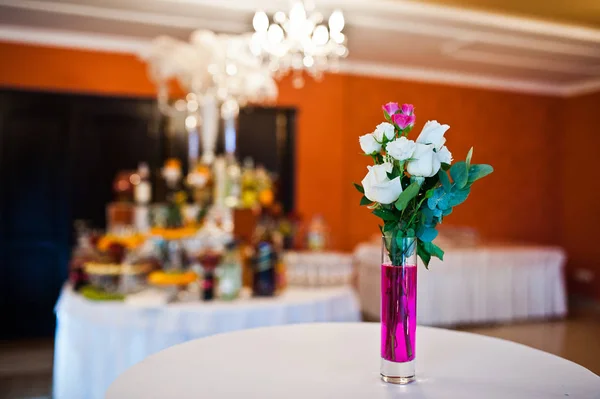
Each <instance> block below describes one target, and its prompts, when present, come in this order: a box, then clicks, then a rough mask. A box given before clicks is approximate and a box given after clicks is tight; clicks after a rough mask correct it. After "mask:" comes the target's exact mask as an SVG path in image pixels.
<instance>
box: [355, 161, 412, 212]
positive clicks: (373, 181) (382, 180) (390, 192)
mask: <svg viewBox="0 0 600 399" xmlns="http://www.w3.org/2000/svg"><path fill="white" fill-rule="evenodd" d="M367 168H368V169H369V172H368V173H367V175H366V176H365V178H364V179H363V180H362V182H361V183H362V186H363V188H364V189H365V197H367V198H368V199H370V200H371V201H373V202H379V203H380V204H391V203H392V202H394V201H396V200H397V199H398V197H399V196H400V193H402V184H401V183H400V176H398V177H396V178H394V179H392V180H390V179H389V178H388V176H387V174H388V173H389V172H391V171H392V168H393V165H392V164H391V163H389V162H385V163H383V164H381V165H374V166H367Z"/></svg>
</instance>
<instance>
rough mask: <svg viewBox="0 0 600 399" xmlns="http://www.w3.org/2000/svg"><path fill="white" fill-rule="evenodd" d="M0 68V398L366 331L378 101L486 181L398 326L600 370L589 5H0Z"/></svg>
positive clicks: (76, 388) (374, 293)
mask: <svg viewBox="0 0 600 399" xmlns="http://www.w3.org/2000/svg"><path fill="white" fill-rule="evenodd" d="M0 59H1V60H2V62H0V298H1V299H2V300H1V301H0V314H1V315H2V323H1V325H2V327H1V328H0V339H1V340H2V341H1V342H0V397H3V398H4V397H6V398H34V397H36V398H40V397H41V398H49V397H55V398H96V397H98V398H101V397H103V395H104V392H105V390H106V388H107V387H108V385H109V384H110V383H111V382H112V381H113V380H114V378H116V376H117V375H119V374H120V373H121V372H123V371H124V370H125V369H127V368H128V367H130V366H131V365H133V364H135V363H136V362H139V361H141V360H143V359H144V358H145V357H147V356H149V355H150V354H152V353H155V352H157V351H159V350H161V349H164V348H166V347H169V346H171V345H174V344H177V343H181V342H184V341H187V340H190V339H195V338H200V337H204V336H208V335H212V334H216V333H220V332H225V331H232V330H236V329H242V328H251V327H257V326H263V325H276V324H284V323H293V322H311V321H358V320H365V321H378V318H379V302H378V301H379V291H378V290H379V287H378V286H379V263H378V262H379V260H380V258H379V257H380V247H379V242H378V241H377V234H378V233H379V231H378V229H377V221H378V219H377V218H375V217H374V216H372V215H371V214H370V213H369V212H368V211H367V210H366V209H364V208H360V207H359V201H360V197H361V196H360V194H359V193H358V192H356V190H355V189H354V187H353V186H352V182H359V181H360V180H362V178H363V176H364V175H365V173H366V165H367V164H368V163H369V159H367V157H364V156H363V155H362V154H361V150H360V147H359V145H358V136H359V135H363V134H366V133H369V132H372V131H373V130H374V128H375V126H376V125H377V124H378V123H380V122H381V121H383V119H382V111H381V105H382V104H385V103H387V102H390V101H394V102H400V103H412V104H414V105H415V113H416V115H417V122H416V126H415V130H416V132H418V131H420V129H421V127H422V125H423V124H424V123H425V122H426V121H427V120H431V119H436V120H438V121H439V122H440V123H445V124H448V125H450V126H451V129H450V130H449V132H448V134H447V135H446V137H447V140H448V145H449V146H450V148H451V150H452V153H453V154H454V157H455V158H456V159H462V158H463V157H464V156H465V155H466V153H467V151H468V150H469V148H470V147H471V146H473V147H474V148H475V151H474V159H475V161H476V162H478V163H487V164H491V165H493V166H494V169H495V172H494V173H493V174H492V175H491V176H490V177H488V178H487V179H484V180H483V181H482V182H481V183H478V186H477V187H476V189H475V190H474V191H473V193H472V194H471V196H470V198H469V199H468V206H465V207H461V208H459V209H457V210H455V212H454V213H453V214H452V215H451V216H449V217H448V219H447V222H446V223H444V226H443V228H442V231H441V234H440V237H439V238H438V239H437V241H436V243H438V245H440V246H442V247H443V248H444V249H445V250H446V258H445V261H444V262H443V263H441V262H436V261H434V262H432V264H431V266H430V271H425V270H424V269H423V270H420V276H419V279H420V280H419V292H420V294H419V316H418V318H419V323H421V324H425V325H433V326H443V327H448V328H459V329H463V330H466V331H473V332H477V333H481V334H486V335H491V336H496V337H500V338H505V339H509V340H513V341H516V342H520V343H524V344H526V345H530V346H533V347H536V348H539V349H542V350H545V351H548V352H551V353H554V354H556V355H559V356H562V357H565V358H567V359H569V360H573V361H575V362H577V363H580V364H582V365H583V366H585V367H587V368H589V369H590V370H592V371H594V372H595V373H600V360H599V359H600V340H599V339H598V337H600V316H599V312H600V246H599V245H598V244H597V241H598V237H599V234H598V232H597V229H598V224H599V222H600V210H598V208H596V206H597V205H598V195H599V193H600V192H599V190H600V189H599V188H598V184H597V182H596V179H595V178H594V176H595V172H596V168H597V161H596V153H597V148H598V146H600V128H599V127H598V124H597V122H596V120H597V114H598V112H599V111H600V2H598V1H594V0H572V1H570V2H564V1H560V0H530V1H516V0H468V1H465V0H463V1H458V0H413V1H408V0H406V1H404V0H372V1H369V2H364V1H357V0H320V1H304V2H300V1H286V0H248V1H233V0H220V1H216V0H214V1H211V0H147V1H144V2H139V1H133V0H127V1H123V0H121V1H116V0H88V1H83V0H0ZM416 132H415V137H416ZM257 297H260V298H257ZM290 304H295V305H294V306H296V307H293V309H291V308H290V306H291V305H290ZM298 304H300V305H298ZM272 309H278V312H277V315H281V314H286V315H287V316H285V317H283V318H282V317H280V316H275V315H274V314H275V313H274V311H272ZM290 309H291V310H290ZM282 312H283V313H282ZM285 312H290V313H289V314H288V313H285Z"/></svg>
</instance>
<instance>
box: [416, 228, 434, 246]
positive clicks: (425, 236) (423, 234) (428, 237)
mask: <svg viewBox="0 0 600 399" xmlns="http://www.w3.org/2000/svg"><path fill="white" fill-rule="evenodd" d="M437 235H438V232H437V230H436V229H434V228H432V227H426V226H421V227H419V229H418V230H417V237H418V238H419V240H421V241H423V242H431V241H433V240H434V239H435V238H436V237H437Z"/></svg>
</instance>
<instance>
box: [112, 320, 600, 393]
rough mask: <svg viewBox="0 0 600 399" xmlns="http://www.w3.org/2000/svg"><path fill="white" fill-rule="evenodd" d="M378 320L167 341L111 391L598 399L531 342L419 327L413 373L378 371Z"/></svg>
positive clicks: (587, 377) (581, 378)
mask: <svg viewBox="0 0 600 399" xmlns="http://www.w3.org/2000/svg"><path fill="white" fill-rule="evenodd" d="M379 339H380V327H379V324H375V323H348V324H346V323H338V324H331V323H330V324H303V325H297V326H283V327H273V328H261V329H255V330H250V331H239V332H235V333H232V334H223V335H219V336H215V337H210V338H205V339H199V340H196V341H193V342H189V343H186V344H184V345H181V346H178V347H175V348H170V349H168V350H166V351H164V352H162V353H160V354H158V355H156V356H152V357H151V358H149V359H146V360H145V361H143V362H142V363H140V364H138V365H136V366H134V367H133V368H131V369H130V370H127V371H126V372H125V373H123V375H121V376H120V377H119V378H118V379H117V380H116V381H115V383H114V384H113V385H112V386H111V387H110V388H109V390H108V393H107V399H133V398H153V399H171V398H177V399H196V398H211V399H239V398H260V399H283V398H285V399H308V398H310V399H331V398H344V399H364V398H368V399H390V398H418V399H425V398H426V399H442V398H443V399H448V398H451V399H506V398H510V399H548V398H557V399H558V398H561V399H564V398H569V399H592V398H598V394H599V393H600V377H598V376H597V375H595V374H594V373H592V372H591V371H589V370H587V369H585V368H584V367H581V366H579V365H577V364H575V363H572V362H570V361H568V360H565V359H561V358H559V357H557V356H554V355H551V354H549V353H545V352H542V351H539V350H536V349H532V348H529V347H527V346H525V345H519V344H515V343H513V342H508V341H504V340H501V339H496V338H489V337H484V336H481V335H476V334H469V333H465V332H457V331H448V330H443V329H439V328H431V327H418V328H417V340H416V343H417V348H416V356H417V358H416V381H415V382H413V383H412V384H409V385H404V386H398V385H391V384H385V383H383V382H382V381H381V380H380V378H379V351H380V348H379Z"/></svg>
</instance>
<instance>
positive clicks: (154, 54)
mask: <svg viewBox="0 0 600 399" xmlns="http://www.w3.org/2000/svg"><path fill="white" fill-rule="evenodd" d="M250 41H251V35H249V34H246V35H226V34H215V33H213V32H211V31H207V30H198V31H195V32H193V33H192V35H191V37H190V41H189V42H183V41H180V40H176V39H173V38H170V37H168V36H161V37H158V38H156V39H155V40H154V41H153V42H152V45H151V46H150V47H149V48H148V49H146V51H144V52H143V53H142V54H140V55H141V58H143V59H144V60H145V61H146V62H147V64H148V71H149V76H150V78H151V80H152V81H153V82H154V83H155V84H156V86H157V99H158V104H159V107H160V109H161V111H162V112H163V113H164V114H167V115H172V114H173V113H176V112H180V111H185V110H186V109H187V110H188V111H189V112H195V111H196V110H197V109H198V108H199V107H200V106H201V105H202V103H203V101H204V100H205V99H206V98H214V99H215V100H216V101H217V102H218V103H219V104H221V113H222V114H223V116H226V115H225V114H230V113H233V114H235V115H237V112H238V111H239V107H240V106H243V105H245V104H246V103H247V102H249V101H252V102H258V101H265V100H273V99H275V98H276V97H277V84H276V83H275V81H274V80H273V77H272V74H273V73H272V71H270V70H269V69H268V68H267V67H265V66H264V65H263V64H262V63H261V60H260V59H257V57H256V56H255V55H254V54H253V53H252V52H251V51H250ZM174 82H175V83H177V84H178V85H179V87H180V88H181V89H183V90H184V91H185V92H186V93H185V94H186V96H185V98H186V99H187V104H186V103H185V102H182V101H179V102H176V101H174V98H172V90H171V89H172V87H173V83H174Z"/></svg>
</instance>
